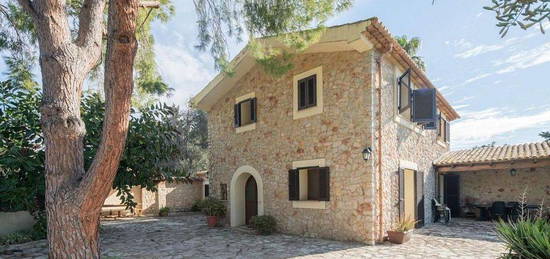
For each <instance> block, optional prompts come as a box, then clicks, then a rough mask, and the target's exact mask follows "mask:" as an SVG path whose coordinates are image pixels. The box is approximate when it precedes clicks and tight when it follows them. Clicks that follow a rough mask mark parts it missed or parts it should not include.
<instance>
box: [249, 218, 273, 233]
mask: <svg viewBox="0 0 550 259" xmlns="http://www.w3.org/2000/svg"><path fill="white" fill-rule="evenodd" d="M251 224H252V226H253V227H254V228H255V229H256V231H258V233H259V234H261V235H270V234H272V233H273V232H275V227H276V226H277V222H275V218H274V217H273V216H269V215H264V216H254V217H252V219H251Z"/></svg>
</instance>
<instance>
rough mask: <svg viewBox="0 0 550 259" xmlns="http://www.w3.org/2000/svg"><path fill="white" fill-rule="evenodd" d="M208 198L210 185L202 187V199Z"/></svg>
mask: <svg viewBox="0 0 550 259" xmlns="http://www.w3.org/2000/svg"><path fill="white" fill-rule="evenodd" d="M209 196H210V185H208V184H205V185H204V197H209Z"/></svg>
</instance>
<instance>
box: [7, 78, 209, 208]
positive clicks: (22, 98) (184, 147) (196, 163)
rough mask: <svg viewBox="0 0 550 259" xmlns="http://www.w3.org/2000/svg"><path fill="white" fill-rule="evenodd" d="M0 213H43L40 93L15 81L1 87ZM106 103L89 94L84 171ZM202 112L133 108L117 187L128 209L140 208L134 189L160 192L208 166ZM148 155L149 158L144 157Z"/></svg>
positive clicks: (85, 104)
mask: <svg viewBox="0 0 550 259" xmlns="http://www.w3.org/2000/svg"><path fill="white" fill-rule="evenodd" d="M0 98H1V99H2V100H7V101H6V102H3V103H0V136H1V139H0V211H18V210H29V211H31V212H34V211H40V210H43V209H44V191H45V185H44V142H43V137H42V131H41V129H40V119H39V112H38V109H39V108H38V107H39V104H40V98H41V96H40V93H39V91H38V89H36V88H33V89H27V88H25V87H23V86H21V85H20V84H17V83H16V81H5V82H0ZM104 107H105V104H104V101H103V99H102V98H101V96H100V95H99V94H97V93H90V94H86V95H85V96H84V98H83V102H82V111H81V112H82V117H83V120H84V122H85V123H86V131H87V133H88V134H87V135H86V138H85V142H84V146H85V148H84V159H85V167H86V168H89V166H90V165H91V163H92V161H93V157H94V154H95V153H96V152H97V148H98V146H99V143H100V136H101V130H102V124H103V115H104V113H105V108H104ZM206 128H207V126H206V117H205V115H204V113H203V112H201V111H198V110H194V109H188V110H185V111H181V110H180V109H179V108H178V107H176V106H169V105H166V104H161V103H157V104H155V105H151V106H149V107H146V108H142V109H139V110H138V109H133V110H132V113H131V118H130V130H129V132H128V144H127V145H126V147H125V151H124V155H123V157H122V159H121V162H120V165H119V168H118V171H117V175H116V177H115V180H114V182H113V188H114V189H116V190H117V194H118V195H119V196H120V197H121V199H122V201H123V202H124V204H125V205H126V206H127V207H128V208H130V209H133V208H134V207H135V205H136V203H135V201H134V199H133V198H134V197H133V196H132V194H131V192H130V190H131V189H132V187H133V186H142V187H143V188H146V189H148V190H150V191H156V183H157V181H158V180H171V179H172V178H174V177H180V178H185V177H188V176H189V174H190V173H192V172H196V171H198V170H204V169H205V167H206V160H205V159H206V149H207V146H208V144H207V141H206V140H207V130H206ZM143 154H147V155H143Z"/></svg>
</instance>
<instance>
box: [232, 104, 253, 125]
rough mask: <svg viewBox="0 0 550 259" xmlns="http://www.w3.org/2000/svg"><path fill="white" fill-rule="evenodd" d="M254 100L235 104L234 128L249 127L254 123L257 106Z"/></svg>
mask: <svg viewBox="0 0 550 259" xmlns="http://www.w3.org/2000/svg"><path fill="white" fill-rule="evenodd" d="M256 103H257V102H256V98H249V99H246V100H244V101H240V102H239V103H237V104H235V107H234V109H235V114H234V115H235V121H234V123H235V127H237V128H238V127H241V126H246V125H250V124H252V123H254V122H256V119H257V115H256V111H257V104H256Z"/></svg>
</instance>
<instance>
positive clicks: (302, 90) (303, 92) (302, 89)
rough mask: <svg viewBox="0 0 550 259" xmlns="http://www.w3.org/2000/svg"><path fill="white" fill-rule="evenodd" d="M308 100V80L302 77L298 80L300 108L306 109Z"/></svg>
mask: <svg viewBox="0 0 550 259" xmlns="http://www.w3.org/2000/svg"><path fill="white" fill-rule="evenodd" d="M306 102H307V82H306V80H304V79H302V80H300V81H298V109H304V108H305V107H306Z"/></svg>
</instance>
